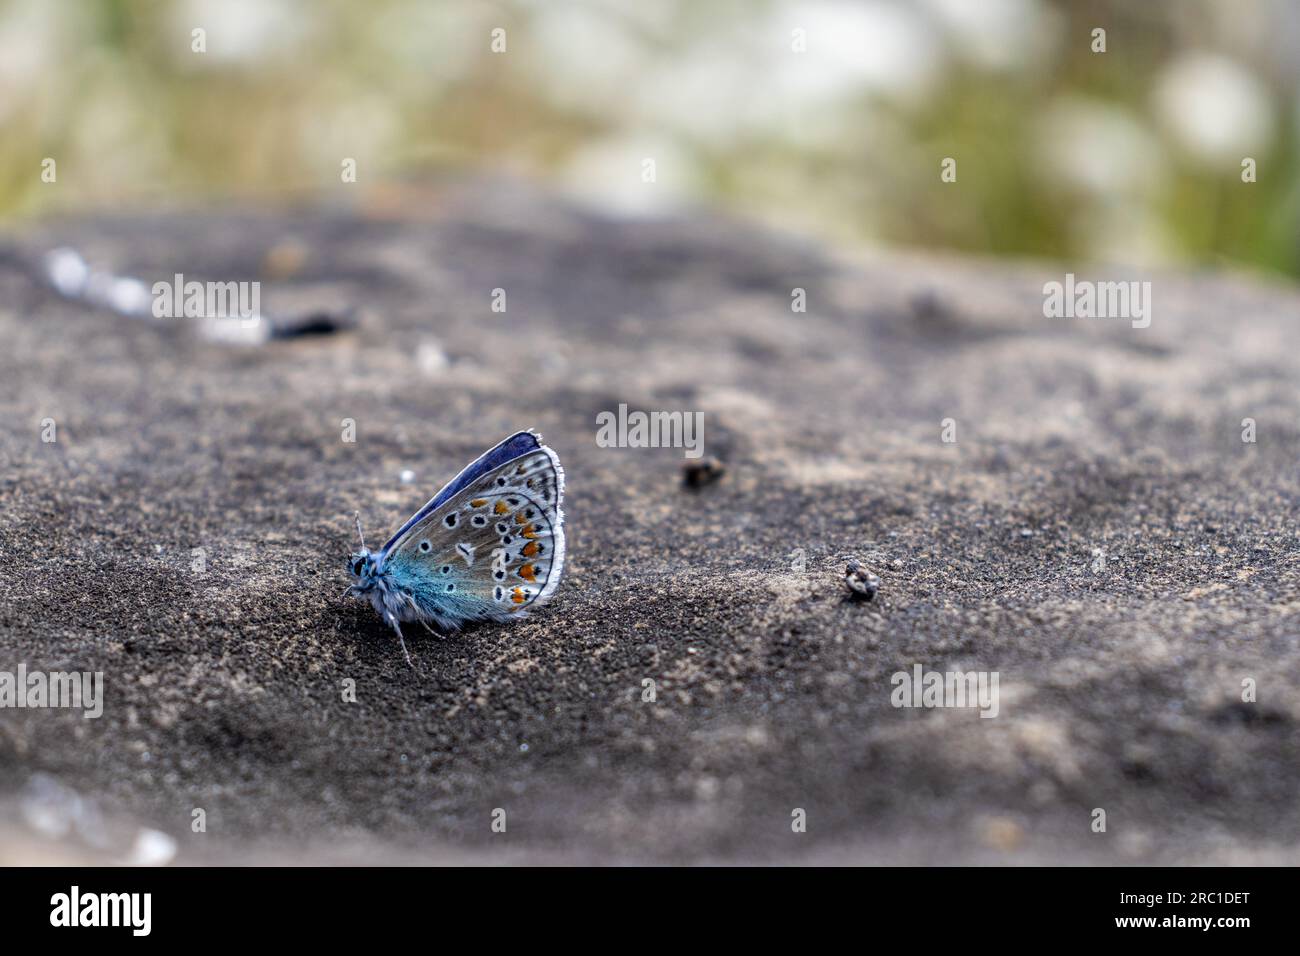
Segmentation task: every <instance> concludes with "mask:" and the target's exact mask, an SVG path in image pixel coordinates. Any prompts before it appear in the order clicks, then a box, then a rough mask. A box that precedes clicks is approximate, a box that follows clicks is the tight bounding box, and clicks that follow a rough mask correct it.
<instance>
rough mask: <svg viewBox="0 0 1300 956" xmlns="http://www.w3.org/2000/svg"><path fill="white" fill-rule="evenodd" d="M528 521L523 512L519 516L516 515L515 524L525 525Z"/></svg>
mask: <svg viewBox="0 0 1300 956" xmlns="http://www.w3.org/2000/svg"><path fill="white" fill-rule="evenodd" d="M527 520H528V519H527V518H526V517H524V513H523V512H522V511H521V512H519V513H518V514H517V515H515V524H523V523H524V522H525V521H527Z"/></svg>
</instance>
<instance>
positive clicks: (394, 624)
mask: <svg viewBox="0 0 1300 956" xmlns="http://www.w3.org/2000/svg"><path fill="white" fill-rule="evenodd" d="M388 623H389V624H391V625H392V627H393V630H394V631H396V632H397V640H398V642H399V643H401V645H402V653H403V654H404V655H405V656H406V663H407V665H408V666H409V667H411V668H414V667H415V664H413V663H412V662H411V652H410V651H408V650H407V649H406V638H404V637H402V627H401V625H400V624H398V623H397V618H395V617H393V615H391V614H389V615H388Z"/></svg>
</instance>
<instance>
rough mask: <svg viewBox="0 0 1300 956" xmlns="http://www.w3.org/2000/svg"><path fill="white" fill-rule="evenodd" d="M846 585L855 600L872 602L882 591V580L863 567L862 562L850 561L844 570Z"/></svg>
mask: <svg viewBox="0 0 1300 956" xmlns="http://www.w3.org/2000/svg"><path fill="white" fill-rule="evenodd" d="M844 585H845V587H847V588H848V589H849V593H851V594H852V595H853V596H854V597H855V598H861V599H862V600H864V601H870V600H871V599H872V598H874V597H875V596H876V592H877V591H879V590H880V578H878V577H876V576H875V575H874V574H872V573H871V572H870V571H868V570H867V569H866V568H865V567H863V565H862V563H861V562H859V561H853V560H850V561H849V563H848V565H847V566H846V567H845V568H844Z"/></svg>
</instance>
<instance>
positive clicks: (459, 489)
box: [347, 429, 564, 664]
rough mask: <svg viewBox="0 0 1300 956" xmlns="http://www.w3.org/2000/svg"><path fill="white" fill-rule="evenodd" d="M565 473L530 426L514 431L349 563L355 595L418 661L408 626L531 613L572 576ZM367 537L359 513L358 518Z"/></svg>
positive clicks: (448, 626)
mask: <svg viewBox="0 0 1300 956" xmlns="http://www.w3.org/2000/svg"><path fill="white" fill-rule="evenodd" d="M563 501H564V469H563V468H561V467H560V459H559V456H557V455H556V454H555V452H554V451H552V450H551V449H550V448H548V447H546V446H545V445H543V444H542V437H541V436H540V435H538V434H537V433H536V432H534V431H532V430H531V429H530V430H528V431H523V432H518V433H517V434H514V435H511V436H510V437H509V438H507V439H506V440H505V441H503V442H501V444H499V445H497V446H496V447H495V448H493V449H491V450H490V451H487V452H484V453H483V454H482V455H480V456H479V457H478V459H477V460H476V461H474V462H473V464H471V465H469V466H468V467H466V468H465V469H464V470H463V471H462V472H461V473H460V474H459V475H457V476H456V477H455V478H453V479H452V480H451V481H450V482H448V483H447V485H446V486H444V487H443V489H442V490H441V491H439V492H438V493H437V494H436V495H434V496H433V499H432V500H431V501H430V502H429V503H428V504H427V505H425V506H424V507H423V508H421V509H420V510H419V511H417V512H416V513H415V514H413V515H412V516H411V517H410V518H409V519H408V520H407V522H406V524H404V525H402V526H401V527H400V528H398V529H397V533H396V534H394V535H393V536H392V537H391V538H390V539H389V540H388V543H387V544H385V545H384V546H383V548H382V549H380V550H379V551H378V552H373V551H371V550H370V549H369V548H367V547H366V541H365V538H364V537H362V539H361V550H360V551H358V552H356V553H355V554H353V555H352V557H351V559H350V560H349V570H350V571H351V572H352V577H353V579H354V581H355V583H354V584H353V585H352V586H351V587H349V588H348V590H347V593H348V594H350V595H353V596H355V597H365V598H369V599H370V603H371V604H373V605H374V607H375V610H376V611H378V612H379V615H380V616H381V617H382V618H383V619H384V620H385V621H386V622H387V623H388V624H389V625H390V626H391V627H392V628H393V630H394V631H396V632H397V639H398V640H399V641H401V644H402V653H403V654H405V655H406V662H407V663H408V664H410V663H411V655H410V653H409V652H408V651H407V650H406V640H405V638H403V637H402V628H401V626H400V622H402V621H419V622H420V623H421V624H423V625H424V627H425V629H426V630H429V631H430V632H431V633H433V631H432V628H430V627H429V622H430V621H432V622H433V623H434V624H435V625H437V627H438V628H439V629H440V630H442V631H443V632H446V631H454V630H457V629H458V628H459V627H460V626H461V625H462V624H464V623H465V622H467V621H505V620H510V619H512V618H518V617H523V616H524V614H525V613H526V612H527V611H528V610H529V609H530V608H532V607H534V606H536V605H538V604H541V603H542V602H543V601H545V600H546V599H547V598H549V597H550V596H551V594H552V593H553V592H554V591H555V589H556V588H557V587H558V586H559V584H560V573H561V572H562V571H563V570H564V528H563V524H564V514H563V512H561V510H560V505H561V503H562V502H563ZM357 534H358V535H360V534H361V516H360V515H358V516H357Z"/></svg>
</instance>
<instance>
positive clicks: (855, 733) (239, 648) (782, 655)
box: [0, 183, 1300, 863]
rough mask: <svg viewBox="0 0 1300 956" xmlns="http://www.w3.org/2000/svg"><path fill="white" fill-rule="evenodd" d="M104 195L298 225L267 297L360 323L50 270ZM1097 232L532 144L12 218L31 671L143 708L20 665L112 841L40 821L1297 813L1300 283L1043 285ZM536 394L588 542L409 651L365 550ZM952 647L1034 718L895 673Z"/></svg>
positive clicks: (932, 847)
mask: <svg viewBox="0 0 1300 956" xmlns="http://www.w3.org/2000/svg"><path fill="white" fill-rule="evenodd" d="M289 239H293V240H295V241H296V242H297V243H298V244H300V247H301V248H302V249H304V250H305V251H306V257H305V259H304V260H303V261H302V262H301V263H300V264H299V263H295V262H294V260H295V258H297V257H296V256H295V255H285V254H284V253H283V249H284V246H283V243H285V241H286V240H289ZM64 243H70V244H73V245H75V246H77V247H78V248H79V249H81V250H82V251H83V252H84V253H85V254H86V255H87V257H88V258H90V259H92V260H93V261H95V262H97V263H99V264H102V265H111V266H112V267H114V268H116V269H118V270H120V271H124V272H127V273H132V274H136V275H140V276H142V277H145V278H146V279H148V280H149V281H151V282H152V281H153V280H155V279H159V278H169V277H170V276H171V275H172V274H173V273H175V272H183V273H185V275H186V276H187V278H199V279H221V280H227V279H254V278H259V276H261V275H262V270H263V269H264V267H265V266H266V265H267V263H268V262H269V263H271V264H272V266H273V267H274V269H275V271H276V273H277V274H278V275H279V277H278V278H275V279H268V281H266V282H265V284H264V286H263V306H264V307H265V308H266V309H267V310H269V311H272V312H275V311H277V310H293V309H299V308H312V307H317V306H321V307H327V308H342V307H346V306H350V305H355V306H360V307H361V308H362V310H363V311H362V318H361V326H360V329H359V330H358V331H356V332H353V333H347V334H342V335H336V336H330V337H322V338H310V339H308V338H304V339H299V340H293V341H286V342H280V343H274V344H272V345H269V346H267V347H265V348H262V349H256V350H238V349H232V348H227V347H220V346H216V345H212V344H207V343H205V342H203V341H201V340H200V339H198V338H197V337H196V336H195V335H193V334H192V330H191V329H190V327H189V326H188V325H187V323H186V322H184V321H176V322H173V323H171V324H169V325H167V326H165V327H162V328H159V327H158V326H156V325H154V324H151V323H149V322H146V321H136V320H129V319H123V318H119V317H117V316H114V315H111V314H108V313H102V312H95V311H92V310H88V309H86V308H83V307H81V306H79V305H77V304H75V303H69V302H65V301H63V300H60V299H59V298H58V297H57V296H55V295H53V294H52V293H51V292H49V291H48V290H46V289H43V288H41V287H40V286H39V285H38V284H36V283H35V282H34V281H33V274H32V271H31V268H30V265H31V263H32V262H33V261H34V258H35V257H37V256H38V255H39V254H40V253H41V252H43V251H44V250H46V249H48V248H50V247H52V246H54V245H58V244H64ZM277 246H278V247H279V249H280V252H278V253H276V252H272V250H274V249H276V248H277ZM268 255H269V259H268ZM1066 268H1067V267H1065V266H1062V265H1054V264H1049V263H1019V264H1007V263H992V262H984V261H974V260H963V259H958V258H938V257H931V256H923V255H914V256H913V255H901V254H897V253H891V254H880V255H875V256H871V257H868V258H857V259H849V258H846V257H844V256H836V255H833V254H831V253H830V252H828V251H826V250H823V249H820V248H818V247H816V246H814V245H812V244H808V243H802V242H797V241H794V240H791V239H788V238H782V237H780V236H774V235H770V234H764V233H762V232H759V231H757V230H755V229H754V228H753V227H752V226H750V225H747V224H738V223H734V222H727V221H724V220H719V219H713V218H690V217H687V218H683V219H681V220H675V221H667V222H656V223H621V222H614V221H608V220H604V219H601V218H599V217H598V216H593V215H590V214H588V213H584V212H581V211H578V210H576V209H574V208H571V207H568V206H566V205H564V204H563V203H561V202H558V201H555V200H552V199H550V198H547V197H545V196H542V195H539V194H537V193H535V192H532V191H530V190H529V189H527V188H523V187H517V186H512V185H510V184H502V183H476V184H468V185H448V186H437V187H428V188H414V187H408V188H405V189H403V190H400V191H397V192H394V193H388V194H383V195H379V196H376V197H372V200H371V201H370V202H369V203H367V204H366V205H364V206H362V207H359V208H357V209H351V210H346V209H345V210H339V209H333V210H324V211H317V210H305V211H304V210H284V211H277V210H261V209H258V210H247V211H231V210H212V211H208V212H203V213H196V212H192V211H187V212H177V213H165V214H158V215H151V216H137V215H118V214H109V215H104V216H102V217H92V218H76V219H69V220H65V221H56V222H46V223H42V224H40V226H39V227H31V228H26V229H23V230H21V231H13V230H11V234H10V236H9V238H8V239H7V240H6V242H5V245H4V247H3V254H2V255H0V333H2V335H3V339H2V341H3V343H4V348H3V350H2V351H0V383H3V384H2V385H0V454H2V455H3V472H2V473H0V557H2V558H3V561H4V566H5V573H4V574H3V576H2V577H0V670H5V669H10V670H11V669H13V668H14V667H16V665H17V663H18V662H20V661H22V662H26V664H27V665H28V667H29V668H34V669H35V668H41V669H78V670H86V669H92V670H102V671H103V672H104V674H105V680H106V683H107V705H106V710H105V713H104V716H103V717H102V718H101V719H100V720H97V721H96V720H83V719H81V718H80V716H78V715H75V714H70V713H67V712H62V711H48V710H47V711H30V710H22V711H18V710H0V857H3V858H4V859H5V860H6V861H9V862H13V861H28V860H47V859H69V858H71V859H82V858H91V859H103V858H109V859H111V858H114V856H113V854H114V853H116V852H117V851H115V850H112V849H105V848H103V847H96V846H95V845H94V844H95V840H94V839H93V838H91V837H90V836H87V835H86V834H82V835H81V836H80V837H78V836H70V837H67V838H64V839H62V840H57V839H54V838H52V837H49V836H46V835H42V834H41V833H40V832H38V831H36V830H33V829H32V828H31V827H30V826H29V825H28V823H27V822H25V821H24V818H23V816H22V815H21V814H20V812H19V808H20V806H21V804H22V800H23V798H22V796H21V794H22V792H23V788H24V787H25V786H29V785H30V784H29V781H30V779H31V777H32V775H33V774H38V773H44V774H48V775H50V776H52V777H53V778H55V779H56V780H58V781H61V782H62V783H63V784H64V785H66V786H68V787H71V788H74V789H75V790H76V791H77V792H78V793H80V794H82V795H83V796H84V797H86V798H89V799H90V801H91V802H92V803H93V805H94V806H96V807H99V808H100V809H101V810H102V813H103V815H104V817H105V819H108V820H112V821H118V822H119V824H120V822H121V821H123V820H126V821H131V823H132V824H134V823H140V824H144V825H147V826H151V827H154V828H157V829H160V830H163V831H164V832H167V833H169V834H171V835H173V836H174V837H176V838H177V840H178V841H179V845H180V851H179V856H178V859H179V860H180V861H182V862H185V861H189V862H203V861H233V860H254V861H267V860H283V859H291V860H316V861H327V862H334V861H339V860H350V859H357V860H366V861H372V862H373V861H384V860H389V861H401V862H416V861H451V862H466V861H471V862H472V861H493V860H502V859H510V860H526V861H536V860H569V861H578V860H597V861H614V860H618V861H626V860H643V861H698V862H712V861H719V860H745V861H857V862H927V863H928V862H1031V861H1038V862H1041V861H1062V862H1107V863H1112V862H1144V861H1145V862H1173V863H1187V862H1245V861H1267V862H1283V861H1287V862H1296V861H1298V860H1300V849H1298V848H1300V800H1297V799H1296V794H1297V792H1298V791H1300V742H1298V741H1300V735H1298V734H1297V727H1298V726H1300V725H1298V722H1300V649H1298V648H1297V635H1298V634H1300V613H1298V610H1300V605H1298V604H1297V565H1296V555H1297V543H1298V542H1297V522H1296V504H1297V469H1296V460H1297V449H1298V448H1300V443H1298V441H1297V439H1298V438H1300V394H1298V392H1297V382H1298V381H1300V378H1298V377H1297V376H1298V375H1300V329H1298V328H1297V317H1298V316H1300V296H1298V295H1297V293H1296V291H1295V290H1294V289H1292V288H1289V287H1284V286H1281V285H1277V284H1267V283H1265V282H1263V281H1260V280H1252V279H1245V278H1240V277H1231V276H1191V275H1183V274H1159V275H1155V276H1146V275H1144V276H1137V277H1136V278H1151V279H1152V281H1153V284H1154V297H1155V298H1154V303H1155V314H1154V321H1153V323H1152V325H1151V327H1150V328H1148V329H1133V328H1131V327H1130V325H1129V323H1128V322H1127V321H1125V320H1122V319H1110V320H1104V319H1074V320H1068V319H1057V320H1049V319H1045V318H1044V317H1043V315H1042V291H1041V290H1042V285H1043V283H1044V281H1048V280H1051V279H1061V278H1062V277H1063V274H1064V272H1065V270H1066ZM284 273H290V274H288V275H285V274H284ZM1103 277H1119V276H1117V275H1115V274H1113V273H1108V274H1106V275H1105V276H1103ZM794 287H802V288H804V289H806V290H807V300H808V311H807V313H806V314H797V313H792V311H791V308H790V301H791V289H792V288H794ZM494 288H503V289H505V290H506V292H507V295H508V300H507V301H508V311H507V312H506V313H504V314H500V313H493V312H492V311H491V310H490V308H489V305H490V297H491V292H492V290H493V289H494ZM443 359H445V362H444V361H443ZM620 402H626V403H627V404H628V405H629V406H630V407H632V408H642V409H685V410H692V411H693V410H699V411H702V412H704V413H705V415H706V425H705V448H706V452H707V453H708V454H710V455H714V456H717V457H718V458H719V459H721V460H722V461H723V462H724V463H725V465H726V474H725V476H724V477H723V478H722V479H721V480H719V481H718V482H716V483H714V484H710V485H707V486H705V487H702V488H699V489H697V490H690V489H687V488H685V487H684V486H683V483H682V477H681V468H682V462H681V459H682V453H681V451H680V450H673V449H658V450H655V449H649V450H643V449H606V448H599V447H597V445H596V443H595V430H596V429H595V416H596V414H597V412H599V411H602V410H614V409H616V408H617V407H618V404H619V403H620ZM46 417H51V418H54V419H55V420H56V422H57V423H58V429H59V430H58V439H59V440H58V442H57V444H53V445H49V444H43V443H42V442H41V441H40V422H41V420H42V419H44V418H46ZM1246 417H1251V418H1253V419H1255V421H1256V422H1257V427H1258V443H1256V444H1243V442H1242V441H1241V430H1242V425H1241V422H1242V419H1243V418H1246ZM344 418H353V419H355V421H356V423H357V441H356V443H355V444H347V443H344V442H342V441H341V440H340V436H341V421H342V419H344ZM945 418H952V419H954V420H955V422H956V429H957V438H958V441H957V442H956V443H955V444H945V443H943V442H942V441H940V431H941V424H940V423H941V420H942V419H945ZM527 426H535V427H537V428H538V429H539V430H540V431H542V432H543V433H544V435H545V437H546V439H547V441H548V443H549V444H551V445H552V446H553V447H554V448H555V449H556V450H557V451H558V452H559V453H560V456H561V458H562V459H563V461H564V464H565V466H566V469H567V472H568V477H569V483H568V495H567V503H566V505H567V506H566V511H567V516H568V517H567V522H566V525H567V528H568V534H569V545H570V552H569V553H570V560H569V564H568V571H567V576H566V579H565V581H564V583H563V584H562V586H561V588H560V590H559V592H558V593H557V595H556V597H555V599H554V600H553V601H552V602H551V604H550V605H549V606H547V607H545V608H543V609H542V610H540V611H538V612H537V613H536V614H534V615H533V616H532V617H530V618H529V619H528V620H525V621H523V622H520V623H517V624H515V625H513V626H486V627H477V628H475V629H473V630H471V631H467V632H465V633H463V634H459V635H456V636H452V637H448V638H446V639H438V638H435V637H432V636H430V635H428V634H426V633H424V632H423V631H421V630H420V629H419V628H414V629H410V630H409V631H408V633H409V634H410V635H411V636H410V637H409V638H408V641H409V643H410V644H411V650H412V654H413V656H414V658H415V661H416V665H417V670H415V671H412V670H410V669H408V668H407V667H406V665H405V664H404V662H403V660H402V656H401V653H400V650H399V649H398V646H397V642H396V641H395V640H394V639H393V638H392V636H391V635H390V634H389V633H388V632H387V631H386V629H385V628H384V626H383V625H382V623H381V622H380V621H379V620H378V618H377V617H376V616H375V614H374V612H373V611H372V610H371V609H370V608H369V607H368V606H367V605H364V604H361V603H360V602H358V601H355V600H351V599H347V598H345V597H343V596H342V591H343V589H344V587H345V586H346V584H347V579H346V577H345V574H344V560H345V556H346V555H347V554H348V552H349V551H350V550H351V549H353V548H354V546H355V543H356V542H355V534H354V531H353V528H352V514H353V512H354V510H357V509H359V510H360V511H361V512H362V515H363V520H364V523H365V527H366V530H367V534H368V536H369V538H370V540H371V543H372V544H373V543H375V542H377V541H380V540H382V538H383V537H384V536H385V535H386V533H387V532H388V531H390V530H391V529H392V528H394V527H396V525H397V524H398V523H399V522H400V521H401V520H402V519H404V518H405V517H406V515H407V514H408V513H410V512H411V511H413V510H414V509H415V508H417V507H418V506H419V505H420V504H421V503H423V501H424V500H425V499H426V498H427V497H428V495H430V494H432V492H433V491H435V490H436V489H437V487H438V486H439V485H440V484H441V483H442V482H443V481H444V480H446V479H447V478H449V477H450V476H451V475H452V474H454V473H455V472H456V471H457V470H458V469H459V468H460V467H461V466H462V465H463V464H464V463H465V462H467V461H468V460H470V459H471V458H472V457H473V456H474V455H476V454H477V453H478V452H479V451H481V450H482V449H483V448H485V447H487V446H488V445H490V444H491V443H493V442H495V441H497V440H498V439H500V438H501V437H503V436H505V435H506V434H508V433H510V432H511V431H512V430H514V429H517V428H522V427H527ZM404 469H411V470H413V471H414V472H415V473H416V475H417V478H416V481H415V483H414V484H411V485H403V484H402V483H401V482H400V481H399V478H398V476H399V474H400V473H401V472H402V470H404ZM193 548H202V549H204V551H205V553H206V559H207V570H206V572H204V573H195V572H193V571H192V570H191V560H192V552H191V549H193ZM796 549H802V551H803V554H804V557H805V559H806V570H804V571H802V572H801V571H799V570H796V569H795V566H796V565H797V563H798V555H797V554H796V553H795V552H796ZM1095 549H1099V550H1100V552H1102V553H1104V556H1105V568H1104V570H1102V571H1095V570H1094V563H1095V555H1094V550H1095ZM853 557H856V558H859V559H861V560H862V561H863V563H864V564H865V565H866V567H868V568H869V569H870V570H871V571H873V572H875V573H876V574H878V575H879V576H880V578H881V582H882V583H881V588H880V592H879V594H878V595H877V596H876V598H875V600H874V601H872V602H869V603H868V602H863V601H854V600H851V599H850V598H849V596H848V593H847V591H846V590H845V588H844V585H843V580H842V577H843V570H844V565H845V562H846V560H847V559H849V558H853ZM916 663H921V664H923V665H925V666H926V667H927V668H932V669H940V670H954V669H961V670H988V671H994V670H996V671H998V672H999V674H1000V681H1001V684H1000V687H1001V702H1000V713H999V715H998V717H997V718H996V719H980V718H979V717H978V716H977V714H976V712H975V711H973V710H952V709H949V710H907V709H895V708H894V707H892V706H891V703H890V693H891V690H892V686H891V683H890V676H891V675H892V674H894V673H895V672H897V671H910V670H911V668H912V667H913V665H914V664H916ZM1247 677H1249V678H1253V679H1254V680H1255V681H1256V682H1257V684H1258V702H1257V703H1254V704H1248V703H1243V702H1242V701H1241V682H1242V680H1243V678H1247ZM347 678H351V679H352V680H355V681H356V688H357V697H358V701H357V703H355V704H350V703H345V702H344V701H343V700H342V695H341V682H342V681H344V679H347ZM646 678H652V679H654V680H655V681H657V686H658V701H657V702H656V703H653V704H651V703H643V702H642V701H641V692H642V681H643V680H644V679H646ZM38 779H39V778H38ZM194 807H203V808H204V809H205V810H206V812H207V815H208V832H207V833H206V834H201V835H195V834H191V833H190V819H191V810H192V808H194ZM496 807H502V808H505V809H506V811H507V820H508V829H507V832H506V833H505V834H497V835H494V834H492V833H491V832H490V829H489V824H490V822H491V814H492V810H493V808H496ZM796 807H799V808H804V809H805V810H806V811H807V819H808V831H807V833H805V834H795V833H792V832H791V811H792V809H793V808H796ZM1096 807H1101V808H1104V809H1105V810H1106V811H1107V814H1108V828H1107V832H1106V833H1105V834H1094V833H1092V832H1090V828H1089V824H1090V822H1091V819H1092V818H1091V811H1092V810H1093V808H1096ZM29 809H30V807H29Z"/></svg>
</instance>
